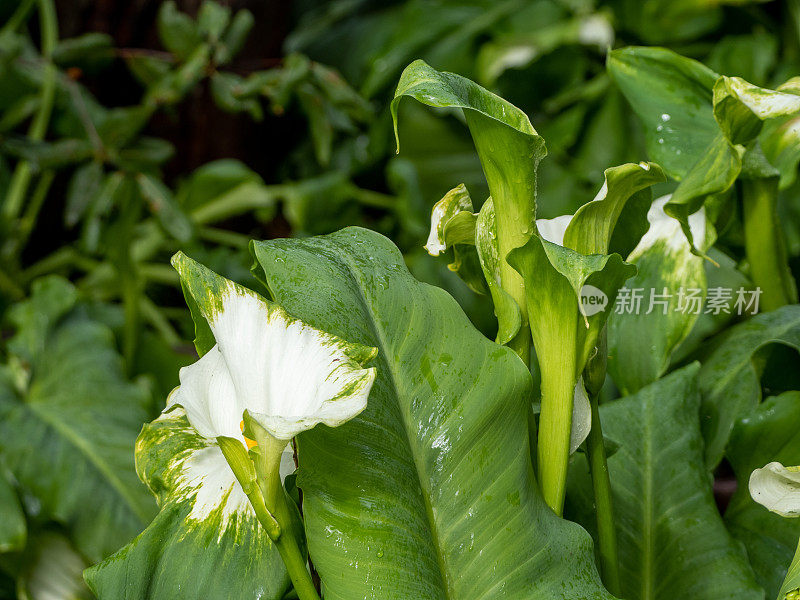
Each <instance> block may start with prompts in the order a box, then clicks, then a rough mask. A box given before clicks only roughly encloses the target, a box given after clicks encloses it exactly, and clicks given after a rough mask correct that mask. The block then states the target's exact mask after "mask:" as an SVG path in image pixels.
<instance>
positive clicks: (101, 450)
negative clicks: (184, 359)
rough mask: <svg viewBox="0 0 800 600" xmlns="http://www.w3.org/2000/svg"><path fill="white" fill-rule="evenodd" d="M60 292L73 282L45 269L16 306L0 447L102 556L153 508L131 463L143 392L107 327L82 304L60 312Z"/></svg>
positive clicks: (81, 544)
mask: <svg viewBox="0 0 800 600" xmlns="http://www.w3.org/2000/svg"><path fill="white" fill-rule="evenodd" d="M65 298H72V301H73V302H74V298H75V294H74V289H73V288H72V286H71V285H70V284H69V283H67V282H66V281H64V280H60V279H58V278H51V279H47V280H43V281H42V282H40V283H39V284H38V285H36V286H35V287H34V293H33V298H32V299H31V300H29V301H26V302H25V303H23V304H22V305H18V308H16V309H15V310H14V311H13V315H14V317H15V321H16V324H17V326H18V332H17V334H16V336H15V337H14V338H13V339H12V340H11V342H10V344H9V346H10V347H11V349H12V351H14V350H16V351H18V352H19V354H15V356H18V357H19V359H18V360H22V361H24V362H23V363H20V364H21V366H20V368H21V369H24V370H23V371H22V372H21V373H20V376H19V377H17V378H15V382H12V381H9V380H8V379H7V378H5V379H4V380H3V381H0V451H2V453H3V456H4V460H5V463H6V465H7V466H8V468H9V469H10V470H11V472H12V473H13V475H14V478H15V479H16V480H17V481H19V483H20V485H21V487H22V488H23V489H26V490H28V491H30V492H31V493H32V494H33V495H34V496H35V497H36V498H37V499H38V501H39V502H41V507H42V512H43V514H44V515H46V516H47V517H49V518H52V519H54V520H56V521H59V522H61V523H63V524H64V525H65V526H67V527H68V528H69V530H70V531H71V533H72V536H73V540H74V541H75V543H76V545H77V546H78V549H79V550H80V551H82V552H83V553H84V555H86V556H87V557H88V558H90V559H92V560H99V559H101V558H102V557H104V556H107V555H108V554H110V553H111V552H112V551H114V550H115V549H117V548H119V547H120V546H121V545H122V544H124V543H126V542H127V541H128V540H130V539H131V538H132V537H133V536H134V535H136V534H137V533H138V532H139V531H141V528H142V527H143V525H144V524H145V523H146V522H147V520H148V519H149V518H150V517H151V515H152V514H153V509H154V504H153V502H152V499H151V498H150V497H149V495H148V494H147V490H146V489H145V488H144V486H142V485H141V483H140V482H139V481H138V479H137V478H136V473H135V471H134V464H133V448H134V440H135V439H136V434H137V432H138V431H139V429H140V428H141V425H142V423H144V422H145V421H147V418H148V416H147V411H146V407H147V405H148V396H147V394H146V393H145V391H144V390H143V389H142V388H140V387H138V386H135V385H132V384H131V383H129V382H128V381H126V380H125V379H124V377H123V372H122V364H121V360H120V357H119V355H118V354H117V352H116V350H115V348H114V339H113V336H112V333H111V331H110V330H109V329H108V328H107V327H105V326H104V325H100V324H99V323H97V322H93V321H91V320H89V319H87V318H85V317H83V316H81V314H80V313H79V312H73V313H70V314H67V315H66V316H65V317H61V318H60V319H59V316H60V315H61V314H63V313H64V312H66V310H65V308H66V306H67V305H65V303H64V299H65ZM48 306H49V307H51V309H46V308H45V307H48ZM37 307H38V308H37Z"/></svg>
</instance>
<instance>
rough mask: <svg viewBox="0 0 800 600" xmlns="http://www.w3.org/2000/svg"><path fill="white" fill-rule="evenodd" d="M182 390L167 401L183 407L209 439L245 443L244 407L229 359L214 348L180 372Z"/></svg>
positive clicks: (190, 419) (198, 429)
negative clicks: (243, 430) (221, 438)
mask: <svg viewBox="0 0 800 600" xmlns="http://www.w3.org/2000/svg"><path fill="white" fill-rule="evenodd" d="M180 382H181V385H180V387H178V388H176V389H175V390H174V391H173V392H172V393H171V394H170V395H169V398H167V407H168V408H169V407H170V406H172V405H173V404H179V405H180V406H182V407H183V408H184V410H185V411H186V416H187V417H188V419H189V422H190V423H191V424H192V425H193V426H194V428H195V429H196V430H197V432H198V433H199V434H200V435H202V436H203V437H205V438H208V439H216V438H217V437H219V436H226V437H230V438H234V439H240V440H241V441H242V443H244V437H243V436H242V430H241V426H240V423H241V421H242V414H243V413H244V405H243V404H242V402H241V400H240V399H239V397H238V396H237V394H236V390H235V388H234V386H233V380H232V379H231V376H230V373H229V372H228V366H227V364H226V363H225V358H224V357H223V356H222V352H220V350H219V346H214V347H213V348H211V350H209V351H208V352H206V353H205V354H204V355H203V356H202V357H200V360H198V361H197V362H195V363H193V364H191V365H189V366H186V367H183V368H182V369H181V370H180Z"/></svg>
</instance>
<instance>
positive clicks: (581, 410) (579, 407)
mask: <svg viewBox="0 0 800 600" xmlns="http://www.w3.org/2000/svg"><path fill="white" fill-rule="evenodd" d="M591 430H592V405H591V404H590V403H589V394H587V393H586V387H585V386H584V385H583V376H582V375H581V376H580V377H578V383H576V384H575V393H574V395H573V398H572V431H571V432H570V437H569V453H570V454H573V453H574V452H575V451H576V450H577V449H578V448H579V447H580V445H581V444H582V443H583V441H584V440H585V439H586V438H587V437H589V432H590V431H591Z"/></svg>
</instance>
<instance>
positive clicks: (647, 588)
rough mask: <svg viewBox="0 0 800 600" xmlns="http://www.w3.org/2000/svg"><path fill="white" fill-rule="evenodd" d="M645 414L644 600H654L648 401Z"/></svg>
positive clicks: (653, 537)
mask: <svg viewBox="0 0 800 600" xmlns="http://www.w3.org/2000/svg"><path fill="white" fill-rule="evenodd" d="M643 405H644V412H645V423H646V426H645V430H644V436H643V440H642V441H643V445H644V448H643V452H642V453H643V454H644V465H645V468H644V490H643V496H644V502H643V503H642V508H643V510H642V512H643V515H642V523H643V528H642V536H643V537H644V561H643V564H642V600H653V599H654V598H655V592H654V588H653V586H654V583H655V581H654V578H653V571H654V561H655V536H654V532H653V514H654V512H655V509H654V506H653V468H652V467H653V444H652V440H651V436H650V432H651V431H652V427H653V422H652V416H653V415H652V411H651V410H650V408H651V404H650V402H649V399H648V401H646V402H644V403H643Z"/></svg>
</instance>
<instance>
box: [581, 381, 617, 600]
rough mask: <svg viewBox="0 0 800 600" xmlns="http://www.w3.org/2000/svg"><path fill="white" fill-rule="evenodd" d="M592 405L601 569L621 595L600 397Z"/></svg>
mask: <svg viewBox="0 0 800 600" xmlns="http://www.w3.org/2000/svg"><path fill="white" fill-rule="evenodd" d="M589 403H590V404H591V406H592V428H591V430H590V431H589V437H588V439H587V440H586V450H587V453H588V458H589V469H590V471H591V473H592V487H593V489H594V504H595V510H596V518H597V537H598V546H599V550H600V570H601V572H602V574H603V583H604V584H605V586H606V587H607V588H608V591H609V592H611V593H612V594H614V595H615V596H619V594H620V580H619V555H618V551H617V529H616V526H615V524H614V506H613V503H612V499H611V479H610V478H609V475H608V462H607V459H606V448H605V444H604V442H603V429H602V427H601V425H600V410H599V405H598V401H597V395H596V394H592V393H591V392H590V393H589Z"/></svg>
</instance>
